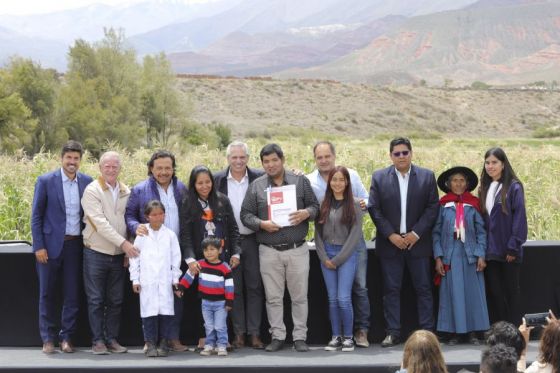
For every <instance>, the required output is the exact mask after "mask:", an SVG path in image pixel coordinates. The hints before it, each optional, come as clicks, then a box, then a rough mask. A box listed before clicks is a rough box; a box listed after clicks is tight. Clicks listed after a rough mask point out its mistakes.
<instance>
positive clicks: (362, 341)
mask: <svg viewBox="0 0 560 373" xmlns="http://www.w3.org/2000/svg"><path fill="white" fill-rule="evenodd" d="M367 338H368V334H367V331H366V330H364V329H358V330H357V331H356V334H354V340H355V341H356V346H358V347H369V341H368V339H367Z"/></svg>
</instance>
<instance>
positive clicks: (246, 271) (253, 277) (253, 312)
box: [214, 141, 264, 349]
mask: <svg viewBox="0 0 560 373" xmlns="http://www.w3.org/2000/svg"><path fill="white" fill-rule="evenodd" d="M226 157H227V161H228V167H227V168H226V169H225V170H222V171H219V172H216V173H215V174H214V183H215V186H216V188H217V189H218V191H220V192H221V193H223V194H225V195H227V196H228V198H229V200H230V202H231V206H232V208H233V214H234V216H235V220H236V222H237V226H238V228H239V236H240V241H241V264H240V265H239V266H237V267H236V268H235V269H234V270H233V282H234V289H235V296H234V300H233V309H232V314H231V318H232V324H233V331H234V334H235V339H234V341H233V343H232V346H233V347H234V348H241V347H243V346H244V345H245V334H248V335H249V336H250V345H251V347H253V348H256V349H263V348H264V344H263V342H262V341H261V339H260V328H261V320H262V309H263V305H264V289H263V284H262V278H261V273H260V269H259V268H260V265H259V246H258V244H257V241H256V237H255V232H253V231H252V230H251V229H249V228H247V227H246V226H245V225H243V223H242V222H241V218H240V212H241V204H242V203H243V199H244V198H245V194H246V193H247V189H248V188H249V184H250V183H251V182H252V181H253V180H255V179H256V178H258V177H259V176H261V175H263V174H264V171H262V170H258V169H253V168H250V167H248V166H247V164H248V162H249V151H248V147H247V144H245V143H243V142H241V141H234V142H232V143H231V144H229V145H228V147H227V150H226Z"/></svg>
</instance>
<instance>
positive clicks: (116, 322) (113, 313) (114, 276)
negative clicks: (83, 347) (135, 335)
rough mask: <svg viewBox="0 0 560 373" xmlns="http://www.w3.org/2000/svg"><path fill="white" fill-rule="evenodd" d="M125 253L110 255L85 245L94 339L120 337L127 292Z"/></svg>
mask: <svg viewBox="0 0 560 373" xmlns="http://www.w3.org/2000/svg"><path fill="white" fill-rule="evenodd" d="M123 263H124V254H121V255H107V254H102V253H100V252H97V251H95V250H91V249H88V248H85V249H84V289H85V292H86V295H87V302H88V317H89V325H90V328H91V334H92V341H93V343H96V342H104V343H105V342H106V343H111V342H112V341H114V340H116V339H117V336H118V334H119V327H120V322H121V306H122V302H123V294H124V278H125V268H124V267H123Z"/></svg>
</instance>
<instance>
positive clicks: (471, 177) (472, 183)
mask: <svg viewBox="0 0 560 373" xmlns="http://www.w3.org/2000/svg"><path fill="white" fill-rule="evenodd" d="M455 174H462V175H465V178H466V179H467V189H466V190H467V191H469V192H472V191H473V190H474V188H476V186H477V185H478V177H477V176H476V174H475V173H474V171H473V170H471V169H470V168H468V167H465V166H455V167H451V168H450V169H449V170H447V171H444V172H442V173H441V175H439V177H438V179H437V185H438V187H439V189H441V190H443V191H444V192H445V193H449V192H450V191H451V188H450V187H449V186H448V185H447V181H448V180H449V177H450V176H452V175H455Z"/></svg>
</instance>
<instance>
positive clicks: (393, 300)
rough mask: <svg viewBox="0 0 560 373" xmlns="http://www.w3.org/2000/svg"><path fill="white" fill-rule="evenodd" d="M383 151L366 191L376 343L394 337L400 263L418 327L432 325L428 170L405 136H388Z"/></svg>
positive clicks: (432, 196) (432, 212)
mask: <svg viewBox="0 0 560 373" xmlns="http://www.w3.org/2000/svg"><path fill="white" fill-rule="evenodd" d="M389 155H390V158H391V160H392V161H393V165H392V166H389V167H387V168H384V169H382V170H377V171H375V172H374V173H373V176H372V179H371V187H370V192H369V206H370V207H369V213H370V216H371V218H372V220H373V222H374V223H375V226H376V227H377V234H376V241H375V242H376V243H375V245H376V253H377V255H378V256H379V258H380V262H381V271H382V277H383V311H384V315H385V322H386V324H387V336H386V337H385V339H384V340H383V342H382V343H381V346H382V347H390V346H394V345H395V344H398V343H400V329H401V323H400V314H401V305H400V297H401V286H402V279H403V273H404V268H405V267H407V268H408V271H409V273H410V276H411V278H412V283H413V286H414V290H415V291H416V300H417V307H418V324H419V327H420V328H421V329H427V330H432V329H433V327H434V317H433V298H432V283H431V268H430V265H431V262H430V257H431V256H432V234H431V232H432V227H433V225H434V223H435V220H436V218H437V214H438V209H439V206H438V193H437V187H436V179H435V177H434V173H433V172H432V171H430V170H427V169H424V168H421V167H417V166H415V165H412V145H411V143H410V140H408V139H406V138H402V137H401V138H396V139H394V140H392V141H391V143H390V146H389Z"/></svg>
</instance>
